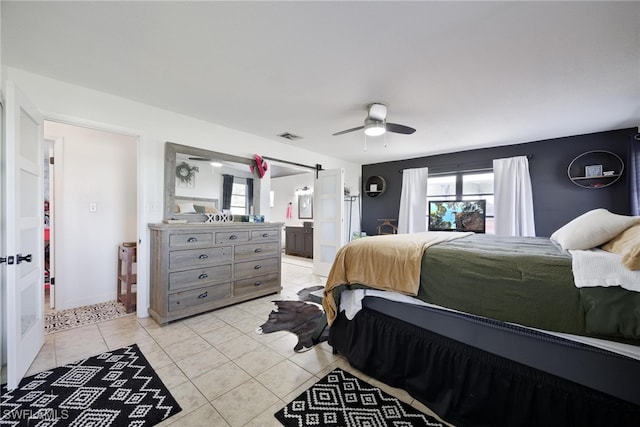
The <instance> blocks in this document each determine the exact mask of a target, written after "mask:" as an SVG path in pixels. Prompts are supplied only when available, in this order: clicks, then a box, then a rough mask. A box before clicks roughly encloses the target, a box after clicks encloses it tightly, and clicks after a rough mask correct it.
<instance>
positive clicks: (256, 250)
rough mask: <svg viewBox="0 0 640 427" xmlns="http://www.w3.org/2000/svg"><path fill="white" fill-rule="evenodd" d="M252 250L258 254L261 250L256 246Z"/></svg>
mask: <svg viewBox="0 0 640 427" xmlns="http://www.w3.org/2000/svg"><path fill="white" fill-rule="evenodd" d="M253 252H255V253H257V254H259V253H260V252H262V249H260V248H256V249H255V250H254V251H253Z"/></svg>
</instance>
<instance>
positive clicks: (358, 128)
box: [333, 126, 364, 136]
mask: <svg viewBox="0 0 640 427" xmlns="http://www.w3.org/2000/svg"><path fill="white" fill-rule="evenodd" d="M360 129H364V126H358V127H357V128H351V129H347V130H342V131H340V132H336V133H334V134H333V136H338V135H344V134H345V133H349V132H353V131H356V130H360Z"/></svg>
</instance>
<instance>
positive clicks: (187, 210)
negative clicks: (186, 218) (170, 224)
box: [178, 203, 196, 213]
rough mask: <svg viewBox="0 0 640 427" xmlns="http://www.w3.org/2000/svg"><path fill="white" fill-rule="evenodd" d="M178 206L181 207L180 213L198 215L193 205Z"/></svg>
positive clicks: (182, 204) (180, 204) (179, 204)
mask: <svg viewBox="0 0 640 427" xmlns="http://www.w3.org/2000/svg"><path fill="white" fill-rule="evenodd" d="M178 206H180V213H196V209H195V208H194V207H193V203H178Z"/></svg>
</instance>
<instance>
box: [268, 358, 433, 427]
mask: <svg viewBox="0 0 640 427" xmlns="http://www.w3.org/2000/svg"><path fill="white" fill-rule="evenodd" d="M275 417H276V418H277V419H278V421H280V422H281V423H282V425H284V426H287V427H294V426H295V427H302V426H327V427H328V426H336V427H337V426H346V427H361V426H362V427H364V426H366V427H386V426H397V427H400V426H402V427H412V426H429V427H436V426H437V427H444V425H443V424H442V423H441V422H439V421H438V420H436V419H435V418H433V417H430V416H428V415H425V414H423V413H421V412H419V411H418V410H417V409H415V408H413V407H411V406H409V405H408V404H406V403H404V402H402V401H401V400H399V399H397V398H395V397H393V396H391V395H389V394H387V393H385V392H384V391H382V390H380V389H379V388H378V387H374V386H372V385H371V384H368V383H366V382H364V381H362V380H360V379H358V378H356V377H354V376H353V375H351V374H349V373H348V372H345V371H343V370H342V369H335V370H334V371H332V372H331V373H329V374H328V375H327V376H325V377H324V378H322V379H321V380H320V381H318V382H317V383H315V384H314V385H312V386H311V387H310V388H309V389H308V390H307V391H305V392H304V393H302V394H301V395H300V396H298V397H296V398H295V399H294V400H293V401H292V402H291V403H289V404H288V405H287V406H285V407H284V408H282V409H281V410H279V411H278V412H276V413H275Z"/></svg>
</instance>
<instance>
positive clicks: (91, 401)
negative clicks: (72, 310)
mask: <svg viewBox="0 0 640 427" xmlns="http://www.w3.org/2000/svg"><path fill="white" fill-rule="evenodd" d="M0 408H1V411H0V425H10V426H38V427H44V426H95V427H107V426H112V427H115V426H153V425H155V424H158V423H159V422H161V421H162V420H164V419H166V418H168V417H170V416H172V415H174V414H176V413H178V412H180V411H181V410H182V408H180V405H178V402H176V400H175V399H174V398H173V396H172V395H171V393H169V390H167V388H166V387H165V385H164V384H163V383H162V381H161V380H160V378H159V377H158V375H157V374H156V373H155V371H154V370H153V368H151V366H150V365H149V362H147V359H146V358H145V357H144V356H143V355H142V352H141V351H140V349H139V348H138V346H137V345H136V344H133V345H130V346H127V347H123V348H120V349H117V350H114V351H108V352H105V353H102V354H99V355H97V356H93V357H89V358H87V359H83V360H80V361H77V362H74V363H69V364H67V365H64V366H60V367H58V368H55V369H51V370H48V371H43V372H40V373H39V374H35V375H32V376H30V377H27V378H24V379H23V380H22V381H21V382H20V384H19V385H18V388H16V389H15V390H13V391H7V389H6V384H3V385H2V387H1V388H0Z"/></svg>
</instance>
